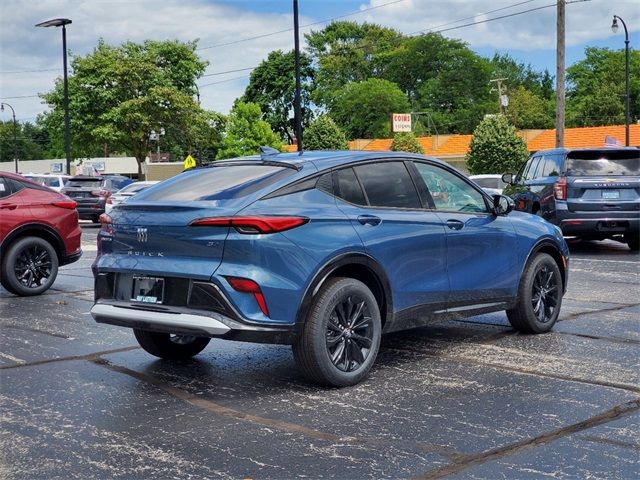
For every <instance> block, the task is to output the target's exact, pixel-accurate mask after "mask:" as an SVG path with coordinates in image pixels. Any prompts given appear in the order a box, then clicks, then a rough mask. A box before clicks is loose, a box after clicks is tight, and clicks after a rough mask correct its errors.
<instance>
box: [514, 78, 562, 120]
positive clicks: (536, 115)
mask: <svg viewBox="0 0 640 480" xmlns="http://www.w3.org/2000/svg"><path fill="white" fill-rule="evenodd" d="M506 115H507V118H508V119H509V120H510V121H511V123H512V124H513V125H514V126H515V127H516V128H517V129H524V128H553V125H554V122H555V113H554V103H553V102H552V101H549V100H545V99H543V98H541V97H539V96H538V95H536V94H535V93H532V92H531V91H530V90H527V89H526V88H525V87H523V86H519V87H516V88H515V89H513V90H510V92H509V106H508V107H507V109H506Z"/></svg>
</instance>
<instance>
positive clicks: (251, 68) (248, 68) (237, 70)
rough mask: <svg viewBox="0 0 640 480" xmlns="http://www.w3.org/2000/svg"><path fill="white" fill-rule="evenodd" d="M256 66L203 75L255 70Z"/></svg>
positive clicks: (209, 75)
mask: <svg viewBox="0 0 640 480" xmlns="http://www.w3.org/2000/svg"><path fill="white" fill-rule="evenodd" d="M254 68H256V67H246V68H237V69H235V70H226V71H224V72H215V73H207V74H206V75H202V76H203V77H215V76H216V75H224V74H226V73H235V72H246V71H247V70H253V69H254Z"/></svg>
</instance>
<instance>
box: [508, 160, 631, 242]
mask: <svg viewBox="0 0 640 480" xmlns="http://www.w3.org/2000/svg"><path fill="white" fill-rule="evenodd" d="M502 178H503V180H504V181H505V182H506V183H508V184H509V185H507V187H506V188H505V189H504V195H509V196H510V197H511V198H513V200H514V201H515V204H516V209H518V210H522V211H525V212H529V213H533V214H534V215H539V216H541V217H543V218H545V219H546V220H548V221H549V222H551V223H554V224H556V225H558V226H559V227H560V228H561V229H562V233H563V234H564V235H566V236H577V237H581V238H585V239H592V240H603V239H605V238H611V239H614V240H618V241H621V242H624V243H627V244H628V245H629V248H631V250H634V251H637V250H638V248H639V241H638V239H639V233H638V232H639V230H640V228H639V226H640V150H639V149H637V148H599V149H567V148H559V149H553V150H541V151H538V152H536V153H534V154H533V155H532V156H531V157H530V158H529V160H528V161H527V162H526V163H525V164H524V165H523V167H522V168H521V169H520V171H519V172H518V173H517V174H516V175H514V174H510V173H506V174H504V175H503V177H502Z"/></svg>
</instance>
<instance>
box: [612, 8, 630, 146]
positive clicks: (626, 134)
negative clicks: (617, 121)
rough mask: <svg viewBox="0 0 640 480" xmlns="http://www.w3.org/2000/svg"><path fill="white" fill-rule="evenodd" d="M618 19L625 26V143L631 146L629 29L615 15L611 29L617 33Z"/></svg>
mask: <svg viewBox="0 0 640 480" xmlns="http://www.w3.org/2000/svg"><path fill="white" fill-rule="evenodd" d="M618 20H620V23H622V26H623V27H624V59H625V67H624V128H625V132H624V134H625V145H626V146H627V147H628V146H629V31H628V30H627V24H626V23H624V20H622V19H621V18H620V17H619V16H617V15H614V16H613V23H612V24H611V31H613V33H616V32H617V31H618Z"/></svg>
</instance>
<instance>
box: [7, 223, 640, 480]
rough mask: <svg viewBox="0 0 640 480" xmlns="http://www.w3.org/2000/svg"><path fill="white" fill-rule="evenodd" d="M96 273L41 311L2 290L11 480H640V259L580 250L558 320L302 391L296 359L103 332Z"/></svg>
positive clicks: (408, 352) (61, 285)
mask: <svg viewBox="0 0 640 480" xmlns="http://www.w3.org/2000/svg"><path fill="white" fill-rule="evenodd" d="M83 230H84V238H83V245H84V249H85V255H84V257H83V258H82V259H81V260H80V261H79V262H77V263H75V264H72V265H68V266H66V267H63V268H62V269H61V271H60V273H59V276H58V279H57V281H56V283H55V284H54V286H53V288H52V289H51V290H49V291H48V292H47V293H46V294H45V295H42V296H40V297H31V298H18V297H14V296H12V295H10V294H8V293H7V292H6V291H5V290H3V289H2V288H0V322H1V329H0V421H1V424H2V427H1V428H0V477H1V478H8V479H9V478H11V479H36V478H46V479H50V478H65V479H66V478H82V479H91V478H189V479H191V478H291V477H308V478H327V477H328V478H354V479H355V478H380V477H392V478H423V479H432V478H491V479H495V478H518V479H523V478H544V477H553V478H557V479H561V478H618V479H620V478H623V479H627V478H629V479H631V478H638V476H639V475H640V413H639V412H640V382H639V379H640V354H639V352H640V289H639V288H638V287H639V284H640V278H639V266H640V257H638V255H634V254H632V253H631V252H630V251H629V250H628V248H627V247H626V245H623V244H619V243H616V242H612V241H606V242H585V243H579V242H571V243H570V247H571V252H572V259H571V277H570V284H569V289H568V292H567V295H566V296H565V299H564V304H563V309H562V312H561V317H560V318H561V321H560V323H559V324H558V325H557V326H556V327H555V329H554V330H553V332H551V333H549V334H546V335H539V336H527V335H521V334H517V333H515V332H514V330H512V329H511V328H510V327H509V326H508V323H507V320H506V317H505V315H504V314H490V315H483V316H479V317H474V318H469V319H466V320H465V321H450V322H443V323H440V324H437V325H434V326H431V327H428V328H422V329H418V330H412V331H407V332H402V333H398V334H392V335H389V336H386V337H383V343H382V347H381V351H380V355H379V357H378V362H377V364H376V366H374V368H373V371H372V374H371V376H370V377H369V379H368V380H366V381H365V382H363V383H362V384H360V385H358V386H355V387H350V388H345V389H323V388H318V387H316V386H314V385H312V384H309V383H308V382H306V381H305V380H304V379H303V378H302V376H301V375H300V374H299V373H298V371H297V370H296V368H295V365H294V362H293V357H292V354H291V351H290V349H289V348H288V347H286V346H272V345H254V344H246V343H231V342H224V341H219V340H213V341H212V342H211V343H210V344H209V347H208V348H207V349H206V350H205V351H204V352H203V353H202V354H200V355H199V356H197V357H196V358H195V359H193V360H191V361H188V362H183V363H168V362H165V361H160V360H157V359H155V358H154V357H151V356H149V355H148V354H146V353H145V352H143V351H142V350H141V349H140V348H138V347H137V343H136V342H135V340H134V339H133V335H132V333H131V331H129V330H126V329H121V328H117V327H112V326H107V325H98V324H96V323H95V322H94V321H93V320H92V318H91V316H90V315H89V313H88V312H89V309H90V307H91V305H92V299H93V279H92V276H91V271H90V268H89V267H90V264H91V262H92V260H93V258H94V257H95V246H94V245H95V237H96V233H97V228H96V227H95V226H93V225H91V224H83Z"/></svg>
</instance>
